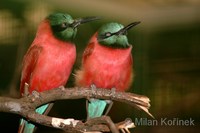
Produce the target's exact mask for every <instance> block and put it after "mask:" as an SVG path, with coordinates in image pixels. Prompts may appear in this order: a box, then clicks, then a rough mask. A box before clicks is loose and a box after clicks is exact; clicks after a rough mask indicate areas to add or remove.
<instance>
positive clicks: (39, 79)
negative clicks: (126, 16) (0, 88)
mask: <svg viewBox="0 0 200 133" xmlns="http://www.w3.org/2000/svg"><path fill="white" fill-rule="evenodd" d="M97 19H98V17H86V18H79V19H73V18H72V17H71V16H70V15H69V14H63V13H54V14H51V15H49V16H48V17H46V18H45V19H44V20H43V21H42V22H41V23H40V25H39V27H38V29H37V33H36V37H35V39H34V41H33V43H32V44H31V46H30V48H29V49H28V51H27V53H26V54H25V56H24V59H23V65H22V73H21V84H20V92H21V95H22V96H23V95H24V93H25V90H24V87H25V83H27V84H28V93H29V94H31V93H32V91H37V92H43V91H46V90H51V89H54V88H58V87H59V86H64V85H65V84H66V82H67V80H68V78H69V75H70V73H71V70H72V67H73V65H74V62H75V59H76V47H75V44H74V43H73V39H74V37H75V36H76V33H77V27H78V26H79V25H80V24H83V23H86V22H90V21H93V20H97ZM50 105H51V104H45V105H43V106H41V107H39V108H37V109H36V112H37V113H40V114H44V113H46V111H47V109H48V107H49V106H50ZM34 128H35V126H34V125H33V124H31V123H29V122H27V121H26V120H24V119H21V121H20V128H19V131H18V132H20V133H21V132H23V133H32V132H33V131H34Z"/></svg>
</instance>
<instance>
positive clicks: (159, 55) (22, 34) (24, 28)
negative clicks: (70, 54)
mask: <svg viewBox="0 0 200 133" xmlns="http://www.w3.org/2000/svg"><path fill="white" fill-rule="evenodd" d="M52 12H66V13H69V14H71V15H72V16H73V17H74V18H78V17H85V16H102V17H103V19H102V20H101V21H98V22H97V21H96V22H92V23H90V24H85V25H84V26H80V27H79V30H78V34H77V37H76V39H75V43H76V44H77V54H78V56H77V61H76V64H75V66H74V69H77V68H79V66H80V62H81V60H80V59H81V56H82V52H83V50H84V48H85V46H86V44H87V42H88V39H89V38H90V37H91V36H92V34H94V32H95V31H96V30H97V29H98V27H100V26H101V25H102V24H103V23H105V22H110V21H117V22H120V23H122V24H124V25H127V24H129V23H131V22H134V21H141V24H140V25H138V26H136V27H135V28H133V29H132V30H130V31H129V34H128V37H129V42H130V43H131V44H133V52H132V54H133V58H134V70H135V73H136V76H135V78H134V83H133V85H132V87H131V89H130V91H131V92H134V93H138V94H142V95H146V96H148V97H149V98H150V99H151V108H150V112H151V113H152V114H153V115H154V116H155V118H156V119H157V120H159V119H161V118H168V119H173V118H179V119H183V120H188V119H190V118H191V119H193V120H194V124H195V125H194V126H177V125H174V126H159V125H158V126H144V125H143V126H137V127H136V128H135V129H134V130H131V131H132V132H133V131H134V132H135V133H139V132H140V133H141V132H148V133H161V132H162V133H168V132H176V133H177V132H182V133H188V132H193V133H194V132H198V131H199V130H200V126H199V124H200V121H199V120H200V106H199V103H198V102H199V101H200V93H199V87H200V1H199V0H168V1H166V0H148V1H147V0H140V1H139V0H137V1H136V0H84V1H83V0H82V1H72V0H71V1H69V0H35V1H27V0H1V1H0V96H9V97H15V98H19V81H20V71H21V62H22V58H23V55H24V54H25V52H26V50H27V48H28V47H29V46H30V44H31V43H32V41H33V39H34V36H35V32H36V29H37V25H38V24H39V22H40V21H41V20H42V19H44V18H45V17H46V16H47V15H48V14H50V13H52ZM73 81H74V80H73V77H72V76H71V78H70V81H69V82H68V85H67V86H73ZM49 115H51V116H57V117H63V118H68V117H73V118H76V119H82V120H84V119H85V117H86V113H85V100H84V99H81V100H71V101H58V102H56V104H55V106H54V107H53V109H52V111H51V112H50V114H49ZM109 115H110V116H111V118H112V119H113V121H114V122H119V121H122V120H124V119H125V118H128V117H130V118H132V119H133V121H134V120H135V118H138V119H139V118H146V117H147V118H148V119H150V118H149V117H148V116H147V115H146V114H145V113H144V112H141V111H138V110H135V109H134V108H132V107H130V106H128V105H125V104H121V103H115V104H114V106H113V108H112V110H111V112H110V114H109ZM19 118H20V117H19V116H17V115H13V114H7V113H0V127H1V129H0V130H1V131H5V132H17V127H18V122H19ZM40 132H61V131H60V130H55V129H51V128H47V127H43V126H39V128H38V130H37V133H40Z"/></svg>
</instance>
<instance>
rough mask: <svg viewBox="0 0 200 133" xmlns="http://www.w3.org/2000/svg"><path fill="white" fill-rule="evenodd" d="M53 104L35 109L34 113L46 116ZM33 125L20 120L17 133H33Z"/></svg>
mask: <svg viewBox="0 0 200 133" xmlns="http://www.w3.org/2000/svg"><path fill="white" fill-rule="evenodd" d="M52 106H53V103H50V104H45V105H43V106H41V107H39V108H37V109H36V112H37V113H39V114H47V113H48V112H49V111H50V109H51V108H52ZM35 128H36V127H35V125H34V124H32V123H30V122H28V121H26V120H25V119H23V118H22V119H21V120H20V125H19V130H18V133H33V132H34V130H35Z"/></svg>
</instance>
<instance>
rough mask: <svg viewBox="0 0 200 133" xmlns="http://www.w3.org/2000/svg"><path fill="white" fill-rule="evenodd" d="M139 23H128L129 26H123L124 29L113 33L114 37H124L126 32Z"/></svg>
mask: <svg viewBox="0 0 200 133" xmlns="http://www.w3.org/2000/svg"><path fill="white" fill-rule="evenodd" d="M139 23H140V22H133V23H130V24H129V25H127V26H125V27H124V28H122V29H121V30H119V31H118V32H115V33H114V34H115V35H124V34H126V33H127V31H128V30H130V29H131V28H132V27H134V26H136V25H138V24H139Z"/></svg>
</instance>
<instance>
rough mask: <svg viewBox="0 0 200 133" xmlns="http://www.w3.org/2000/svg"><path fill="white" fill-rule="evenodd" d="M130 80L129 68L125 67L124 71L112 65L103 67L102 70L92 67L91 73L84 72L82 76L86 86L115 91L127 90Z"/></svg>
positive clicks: (130, 72)
mask: <svg viewBox="0 0 200 133" xmlns="http://www.w3.org/2000/svg"><path fill="white" fill-rule="evenodd" d="M125 66H126V65H125ZM90 70H91V69H90ZM131 79H132V68H131V67H126V69H124V67H122V66H112V65H111V66H109V65H107V66H106V65H105V66H104V68H99V67H96V68H94V67H93V69H92V71H87V72H85V76H84V80H85V83H86V84H87V85H86V86H89V85H91V84H95V85H96V87H98V88H105V89H111V88H116V90H117V91H124V90H126V89H128V87H129V85H130V81H131Z"/></svg>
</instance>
